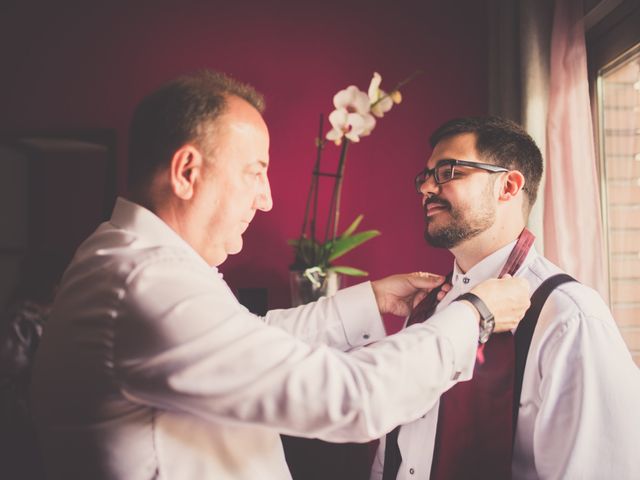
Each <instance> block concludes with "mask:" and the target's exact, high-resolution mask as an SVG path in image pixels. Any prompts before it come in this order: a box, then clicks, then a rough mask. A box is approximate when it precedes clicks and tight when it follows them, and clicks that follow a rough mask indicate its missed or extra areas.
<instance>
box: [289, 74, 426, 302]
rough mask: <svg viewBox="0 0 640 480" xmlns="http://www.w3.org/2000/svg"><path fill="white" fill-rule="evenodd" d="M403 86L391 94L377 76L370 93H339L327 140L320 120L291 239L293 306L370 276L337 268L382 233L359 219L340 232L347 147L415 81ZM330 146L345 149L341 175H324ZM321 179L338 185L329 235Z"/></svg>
mask: <svg viewBox="0 0 640 480" xmlns="http://www.w3.org/2000/svg"><path fill="white" fill-rule="evenodd" d="M414 76H415V74H414V75H412V76H411V77H409V78H408V79H406V80H404V81H403V82H400V83H399V84H398V85H397V86H396V87H395V88H394V89H393V90H392V91H391V92H389V93H387V92H385V91H384V90H382V89H381V88H380V84H381V82H382V77H381V76H380V74H378V73H374V74H373V78H372V79H371V83H370V85H369V89H368V92H367V93H365V92H363V91H361V90H360V89H358V88H357V87H356V86H354V85H350V86H348V87H347V88H345V89H344V90H341V91H339V92H338V93H337V94H336V95H335V96H334V97H333V105H334V107H335V110H333V111H332V112H331V114H330V115H329V122H330V123H331V129H330V130H329V131H328V132H327V133H326V135H324V138H323V127H324V126H323V117H322V115H321V116H320V126H319V131H318V138H317V139H316V148H317V151H316V160H315V165H314V168H313V172H312V177H311V186H310V188H309V194H308V196H307V204H306V209H305V214H304V221H303V223H302V230H301V234H300V236H299V237H298V238H297V239H293V240H289V244H290V245H292V246H293V248H294V252H295V260H294V262H293V264H292V265H291V266H290V270H291V293H292V303H293V305H294V306H295V305H300V304H303V303H308V302H310V301H313V300H317V298H319V297H320V296H323V295H330V294H332V293H335V291H336V290H337V289H338V287H339V285H338V283H339V277H338V274H342V275H352V276H365V275H368V273H367V272H366V271H364V270H361V269H359V268H355V267H350V266H345V265H335V264H334V263H333V262H334V261H335V260H337V259H338V258H339V257H341V256H342V255H344V254H345V253H347V252H349V251H351V250H353V249H354V248H356V247H358V246H360V245H362V244H363V243H365V242H367V241H369V240H371V239H372V238H374V237H377V236H378V235H380V232H379V231H378V230H366V231H358V227H359V226H360V223H361V221H362V218H363V216H362V215H359V216H358V217H357V218H356V219H355V220H353V221H352V222H351V224H350V225H349V226H348V227H347V228H346V229H345V230H344V231H342V232H341V233H338V224H339V221H340V198H341V192H342V181H343V178H344V167H345V161H346V157H347V147H348V146H349V144H350V143H358V142H359V141H360V138H361V137H365V136H367V135H369V134H371V132H372V131H373V129H374V128H375V126H376V118H382V117H383V116H384V114H385V113H387V112H388V111H389V110H391V108H392V107H393V105H394V104H397V103H400V102H401V101H402V97H401V95H400V91H399V88H400V87H401V86H402V85H404V84H406V83H407V82H409V81H410V80H411V79H412V78H413V77H414ZM327 141H330V142H333V143H335V145H337V146H339V147H340V157H339V160H338V167H337V170H336V172H330V173H328V172H323V171H321V168H320V167H321V157H322V152H323V150H324V147H325V144H326V143H327ZM320 177H329V178H332V179H333V181H334V184H333V191H332V195H331V201H330V204H329V209H328V217H327V222H326V225H325V229H324V233H323V234H322V232H319V231H318V229H317V224H316V219H317V214H318V189H319V180H320Z"/></svg>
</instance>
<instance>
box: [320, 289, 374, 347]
mask: <svg viewBox="0 0 640 480" xmlns="http://www.w3.org/2000/svg"><path fill="white" fill-rule="evenodd" d="M333 299H334V301H335V305H336V309H337V310H338V314H339V316H340V321H341V322H342V326H343V328H344V334H345V337H346V339H347V342H348V344H349V345H350V346H352V347H360V346H363V345H366V344H368V343H371V342H374V341H376V340H380V339H382V338H384V337H385V336H386V332H385V329H384V324H383V323H382V317H381V316H380V311H379V310H378V303H377V302H376V297H375V295H374V294H373V288H371V282H364V283H360V284H358V285H354V286H353V287H349V288H345V289H342V290H338V292H336V294H335V295H334V297H333Z"/></svg>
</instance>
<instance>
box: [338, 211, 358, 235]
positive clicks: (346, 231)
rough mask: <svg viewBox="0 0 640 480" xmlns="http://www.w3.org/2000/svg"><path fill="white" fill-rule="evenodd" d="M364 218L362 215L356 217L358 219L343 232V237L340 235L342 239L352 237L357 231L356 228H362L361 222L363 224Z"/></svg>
mask: <svg viewBox="0 0 640 480" xmlns="http://www.w3.org/2000/svg"><path fill="white" fill-rule="evenodd" d="M363 218H364V215H362V214H360V215H358V216H357V217H356V219H355V220H354V221H353V223H352V224H351V225H349V227H348V228H347V229H346V230H345V231H344V232H342V235H340V236H341V237H348V236H350V235H351V234H352V233H353V232H355V231H356V228H358V227H359V226H360V222H362V219H363Z"/></svg>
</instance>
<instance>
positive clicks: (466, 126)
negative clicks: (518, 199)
mask: <svg viewBox="0 0 640 480" xmlns="http://www.w3.org/2000/svg"><path fill="white" fill-rule="evenodd" d="M463 133H474V134H475V135H476V150H477V151H478V153H479V154H480V156H481V157H482V159H481V160H482V161H483V162H489V163H493V164H495V165H499V166H501V167H505V168H508V169H510V170H518V171H519V172H520V173H522V175H523V176H524V180H525V184H524V189H523V190H524V193H525V194H526V196H527V199H528V205H527V206H526V208H527V211H528V210H530V209H531V207H532V206H533V204H534V203H535V201H536V196H537V194H538V186H539V185H540V179H541V178H542V169H543V167H542V154H541V153H540V149H539V148H538V146H537V145H536V143H535V142H534V141H533V138H531V136H530V135H529V134H528V133H527V132H526V131H525V130H524V129H523V128H522V127H521V126H520V125H518V124H517V123H515V122H512V121H510V120H506V119H504V118H499V117H465V118H455V119H453V120H449V121H448V122H446V123H444V124H443V125H441V126H440V127H439V128H438V129H437V130H436V131H435V132H433V134H432V135H431V138H430V139H429V141H430V143H431V146H432V147H435V146H436V144H438V142H440V141H441V140H444V139H446V138H449V137H453V136H455V135H460V134H463Z"/></svg>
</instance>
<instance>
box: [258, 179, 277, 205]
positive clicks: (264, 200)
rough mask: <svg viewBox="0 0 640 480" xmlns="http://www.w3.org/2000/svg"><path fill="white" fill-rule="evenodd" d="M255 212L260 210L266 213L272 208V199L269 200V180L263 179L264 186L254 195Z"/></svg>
mask: <svg viewBox="0 0 640 480" xmlns="http://www.w3.org/2000/svg"><path fill="white" fill-rule="evenodd" d="M255 208H256V210H262V211H263V212H268V211H269V210H271V209H272V208H273V198H271V185H269V179H268V178H267V179H265V181H264V185H263V187H262V189H261V191H260V192H259V193H258V195H256V199H255Z"/></svg>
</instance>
